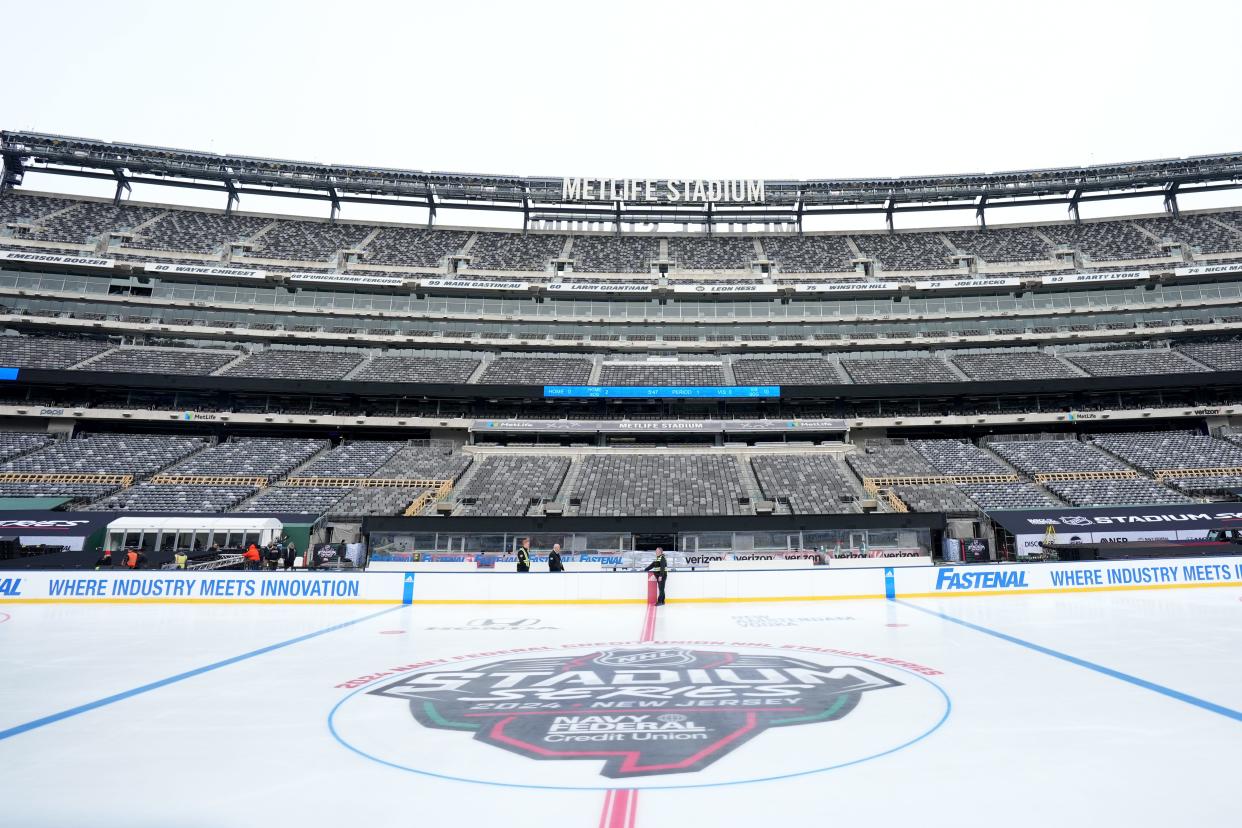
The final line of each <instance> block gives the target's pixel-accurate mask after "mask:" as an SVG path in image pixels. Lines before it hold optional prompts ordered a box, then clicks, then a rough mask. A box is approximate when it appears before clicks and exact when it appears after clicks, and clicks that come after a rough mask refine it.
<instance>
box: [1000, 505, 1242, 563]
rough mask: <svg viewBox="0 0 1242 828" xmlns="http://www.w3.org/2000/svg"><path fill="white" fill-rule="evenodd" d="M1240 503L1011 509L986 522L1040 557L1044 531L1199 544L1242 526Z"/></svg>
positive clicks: (1067, 539) (1063, 536) (1088, 539)
mask: <svg viewBox="0 0 1242 828" xmlns="http://www.w3.org/2000/svg"><path fill="white" fill-rule="evenodd" d="M1240 506H1242V504H1238V503H1192V504H1185V505H1163V506H1161V505H1152V506H1105V507H1099V508H1084V509H1013V510H1004V511H995V512H989V513H988V517H990V518H991V519H992V520H994V521H996V522H997V523H999V524H1000V525H1001V526H1003V527H1004V528H1005V529H1007V530H1009V531H1010V532H1012V533H1013V535H1014V537H1015V538H1016V540H1017V550H1016V551H1017V553H1018V554H1019V555H1035V554H1041V553H1042V552H1043V550H1042V549H1041V548H1040V546H1039V545H1040V544H1041V543H1043V542H1044V540H1045V533H1046V532H1047V531H1048V527H1050V526H1051V527H1052V528H1053V529H1054V530H1055V531H1056V535H1057V543H1120V542H1122V541H1148V540H1198V539H1200V538H1203V537H1205V536H1206V535H1207V533H1208V530H1209V529H1220V528H1226V527H1234V526H1242V508H1239V507H1240Z"/></svg>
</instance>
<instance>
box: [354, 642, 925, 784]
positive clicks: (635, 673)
mask: <svg viewBox="0 0 1242 828" xmlns="http://www.w3.org/2000/svg"><path fill="white" fill-rule="evenodd" d="M577 649H580V650H581V652H552V653H549V654H546V655H535V656H528V655H524V656H518V657H511V658H499V659H497V658H493V659H480V660H479V661H478V662H477V663H473V664H456V663H452V664H447V665H436V666H435V667H432V668H428V669H425V670H417V671H412V672H409V673H405V674H401V675H399V676H398V677H397V678H395V679H389V680H387V681H381V682H377V683H375V684H373V685H370V686H367V687H365V688H363V689H362V690H360V691H359V693H358V695H357V696H355V697H353V699H355V700H356V701H352V702H351V705H350V706H348V707H346V708H345V711H357V710H358V709H359V708H361V707H362V706H363V704H365V705H367V707H366V710H365V713H362V712H358V713H356V714H351V713H347V712H345V711H341V712H340V715H339V716H338V711H336V710H334V714H333V715H334V718H336V719H338V720H337V721H334V722H333V726H334V732H338V731H339V732H338V738H340V739H341V740H342V741H343V742H344V743H345V744H346V745H347V746H349V747H351V748H353V749H355V750H357V751H358V752H359V753H362V754H363V755H365V756H368V757H369V758H373V759H378V760H379V761H383V762H385V763H386V764H390V765H396V766H398V767H404V768H406V769H408V770H415V771H419V772H434V773H436V774H437V775H449V776H453V777H455V778H461V777H462V776H465V777H471V778H473V780H474V781H487V780H485V779H479V778H478V774H479V769H480V768H483V767H486V768H488V770H489V772H491V771H492V769H493V768H495V769H496V770H495V771H494V772H496V773H502V772H503V773H504V774H505V779H507V780H508V779H514V780H520V779H521V778H522V777H529V778H531V779H532V780H538V781H539V782H542V783H546V782H547V781H548V779H555V780H556V781H558V782H563V783H565V784H563V785H556V786H555V787H601V786H608V785H609V784H613V783H616V782H622V783H625V782H626V780H635V781H636V783H641V782H646V783H648V784H642V785H640V786H642V787H653V786H654V787H678V786H680V785H676V784H672V780H677V779H680V780H682V784H683V785H684V784H685V783H686V782H689V783H690V784H696V783H697V784H717V783H719V782H721V781H749V780H751V779H755V778H768V777H769V776H771V775H781V774H773V773H770V771H779V772H781V773H783V774H785V775H788V773H789V772H793V773H807V772H814V771H816V770H822V769H825V768H828V767H835V766H837V765H839V764H850V763H853V762H857V761H861V760H863V759H866V758H870V757H872V756H875V755H880V754H882V753H887V752H891V751H892V750H893V749H895V748H896V747H899V746H902V744H903V742H905V743H908V740H909V738H910V734H911V731H912V730H914V731H915V735H916V737H917V738H921V736H922V735H925V732H930V731H929V730H928V729H927V728H928V726H929V725H930V727H931V729H934V728H935V727H936V726H938V725H939V723H940V722H941V721H943V717H944V715H947V699H943V691H940V690H939V688H938V687H936V686H935V685H934V684H931V682H929V681H928V680H927V679H925V678H923V677H922V676H918V675H916V674H914V673H910V672H908V671H904V670H902V669H899V668H888V667H887V665H883V664H872V663H859V660H858V659H853V658H845V657H832V656H826V655H818V654H817V655H815V656H808V657H803V654H802V653H791V652H790V651H789V650H781V649H776V648H773V649H772V650H770V651H766V652H765V651H763V650H759V651H757V652H739V651H737V650H733V649H730V650H728V651H725V650H717V649H712V648H706V647H705V648H702V649H700V648H698V647H691V646H666V645H665V646H661V645H647V646H632V647H622V646H609V647H601V648H598V649H589V648H588V647H586V646H583V647H581V648H577ZM813 659H814V660H813ZM932 672H934V671H932ZM872 697H875V698H876V699H877V702H876V703H874V704H873V703H869V702H867V701H866V700H867V699H871V698H872ZM884 697H887V699H886V700H885V701H883V702H880V701H879V699H881V698H884ZM376 704H387V705H391V706H392V709H393V710H394V712H395V711H397V710H400V711H403V714H402V715H404V716H405V717H406V718H405V720H406V721H407V722H409V723H410V724H411V725H413V728H412V729H411V728H410V727H406V728H401V727H400V726H399V725H398V724H397V722H398V720H396V719H393V718H391V716H383V713H382V712H380V710H379V709H377V707H376V706H375V705H376ZM337 707H338V708H341V707H342V705H341V704H338V706H337ZM860 710H861V711H864V712H863V713H862V714H861V717H860V714H859V713H858V711H860ZM379 717H382V719H383V722H386V723H387V724H385V725H383V726H382V727H381V726H380V725H379ZM851 720H856V721H853V722H852V723H851ZM381 731H382V732H381ZM433 734H440V735H433ZM774 734H780V736H779V738H778V737H777V736H776V735H774ZM472 744H473V745H477V746H479V747H471V745H472ZM760 744H762V745H764V747H762V748H756V747H755V746H756V745H760ZM480 748H482V749H483V752H482V753H480V752H479V750H480ZM500 751H503V752H504V753H507V754H508V755H510V756H512V757H514V758H513V759H509V760H504V759H501V758H500V757H501V756H503V755H504V754H502V753H499V752H500ZM735 754H744V758H741V759H739V760H733V759H732V757H733V756H734V755H735ZM530 760H534V761H533V762H532V761H530ZM515 761H517V762H519V764H517V765H513V764H512V763H513V762H515ZM522 762H528V763H529V766H530V769H529V770H528V769H527V768H528V766H527V765H524V764H521V763H522ZM547 762H559V763H561V764H560V765H559V766H558V767H557V769H555V770H550V769H546V768H547V765H545V764H544V763H547ZM457 764H460V767H461V768H462V771H463V772H462V773H461V774H460V776H459V774H458V773H454V772H453V771H454V765H457ZM808 764H809V767H808ZM432 768H434V770H431V769H432ZM502 768H503V770H501V769H502ZM540 768H545V770H540ZM422 769H427V770H425V771H424V770H422ZM549 770H550V775H549ZM686 774H690V775H694V778H693V779H686V778H685V777H684V776H679V775H686ZM739 775H740V776H741V777H742V778H739ZM663 778H670V782H669V783H666V784H661V783H660V780H661V779H663ZM592 780H594V782H592ZM519 783H520V782H519ZM651 783H654V784H651ZM627 784H628V783H627Z"/></svg>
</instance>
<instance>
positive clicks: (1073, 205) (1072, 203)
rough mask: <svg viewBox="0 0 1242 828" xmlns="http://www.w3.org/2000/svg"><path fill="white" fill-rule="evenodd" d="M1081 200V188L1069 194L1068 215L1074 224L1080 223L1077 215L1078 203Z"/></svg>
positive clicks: (1080, 220)
mask: <svg viewBox="0 0 1242 828" xmlns="http://www.w3.org/2000/svg"><path fill="white" fill-rule="evenodd" d="M1081 199H1082V188H1081V187H1079V188H1078V189H1076V190H1074V191H1073V192H1072V193H1070V200H1069V214H1070V218H1072V219H1073V220H1074V224H1081V223H1082V219H1081V218H1080V217H1079V215H1078V202H1079V201H1080V200H1081Z"/></svg>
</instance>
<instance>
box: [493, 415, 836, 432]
mask: <svg viewBox="0 0 1242 828" xmlns="http://www.w3.org/2000/svg"><path fill="white" fill-rule="evenodd" d="M847 428H848V426H846V424H845V420H834V419H829V418H819V417H817V418H814V419H804V420H475V421H474V422H472V423H471V424H470V431H474V432H492V433H523V434H538V433H548V434H569V433H574V434H578V433H585V434H633V433H636V432H642V431H651V432H659V433H661V434H666V433H677V432H682V433H685V432H696V433H703V434H723V433H725V432H733V433H741V432H790V431H846V430H847Z"/></svg>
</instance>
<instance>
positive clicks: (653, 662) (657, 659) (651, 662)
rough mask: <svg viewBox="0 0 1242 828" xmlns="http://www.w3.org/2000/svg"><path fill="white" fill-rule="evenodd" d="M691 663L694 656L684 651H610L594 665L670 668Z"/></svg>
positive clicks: (596, 660)
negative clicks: (640, 665)
mask: <svg viewBox="0 0 1242 828" xmlns="http://www.w3.org/2000/svg"><path fill="white" fill-rule="evenodd" d="M693 662H694V656H692V655H691V654H690V653H688V652H686V651H685V650H611V651H609V652H607V653H604V654H603V655H602V656H600V657H599V658H597V659H595V663H596V664H600V665H603V666H604V667H633V666H635V665H639V664H642V665H646V666H651V667H672V666H675V665H678V664H692V663H693Z"/></svg>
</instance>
